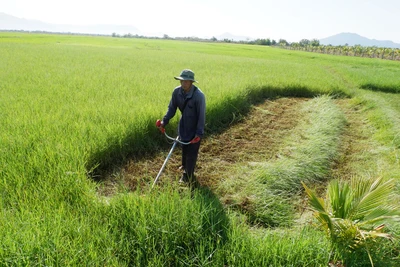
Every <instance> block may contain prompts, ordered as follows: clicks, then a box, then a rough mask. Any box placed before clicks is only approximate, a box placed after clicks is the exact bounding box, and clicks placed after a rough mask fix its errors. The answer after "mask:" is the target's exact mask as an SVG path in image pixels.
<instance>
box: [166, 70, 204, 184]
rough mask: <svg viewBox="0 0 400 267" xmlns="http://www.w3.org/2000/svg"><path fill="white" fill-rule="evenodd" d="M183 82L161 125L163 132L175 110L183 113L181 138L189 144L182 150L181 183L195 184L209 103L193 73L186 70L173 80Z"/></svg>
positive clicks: (176, 89)
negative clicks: (195, 170)
mask: <svg viewBox="0 0 400 267" xmlns="http://www.w3.org/2000/svg"><path fill="white" fill-rule="evenodd" d="M174 78H175V79H176V80H180V83H181V85H180V86H177V87H176V88H175V89H174V91H173V92H172V97H171V100H170V102H169V105H168V110H167V113H166V114H165V116H164V118H163V119H162V121H161V125H160V128H164V127H165V126H166V125H167V124H168V123H169V121H170V119H172V118H173V117H174V116H175V113H176V109H177V108H179V110H180V111H181V113H182V116H181V119H180V121H179V128H178V134H179V138H180V140H181V141H182V142H190V141H192V143H191V144H189V145H183V146H182V167H181V168H182V169H183V175H182V177H181V179H180V180H179V182H181V183H189V184H195V183H196V178H195V176H194V169H195V167H196V161H197V156H198V153H199V148H200V143H201V138H203V135H204V126H205V118H206V100H205V96H204V94H203V92H202V91H201V90H200V88H198V87H197V86H195V85H194V84H193V83H194V82H197V81H196V80H195V79H194V72H193V71H191V70H190V69H184V70H183V71H182V72H181V74H180V75H179V76H177V77H174Z"/></svg>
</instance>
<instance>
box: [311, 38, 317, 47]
mask: <svg viewBox="0 0 400 267" xmlns="http://www.w3.org/2000/svg"><path fill="white" fill-rule="evenodd" d="M310 45H311V46H319V40H318V39H312V40H311V41H310Z"/></svg>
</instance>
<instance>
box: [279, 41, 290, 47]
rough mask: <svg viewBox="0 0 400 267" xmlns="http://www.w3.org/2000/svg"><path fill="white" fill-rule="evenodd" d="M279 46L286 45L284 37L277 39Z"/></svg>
mask: <svg viewBox="0 0 400 267" xmlns="http://www.w3.org/2000/svg"><path fill="white" fill-rule="evenodd" d="M278 43H279V45H280V46H288V45H289V43H288V42H287V41H286V40H285V39H279V41H278Z"/></svg>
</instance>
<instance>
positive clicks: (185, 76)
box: [174, 69, 197, 83]
mask: <svg viewBox="0 0 400 267" xmlns="http://www.w3.org/2000/svg"><path fill="white" fill-rule="evenodd" d="M174 78H175V80H181V81H193V82H196V83H197V81H196V80H195V79H194V72H193V71H191V70H189V69H185V70H183V71H182V72H181V74H180V75H179V76H176V77H174Z"/></svg>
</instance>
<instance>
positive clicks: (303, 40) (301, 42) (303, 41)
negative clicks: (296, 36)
mask: <svg viewBox="0 0 400 267" xmlns="http://www.w3.org/2000/svg"><path fill="white" fill-rule="evenodd" d="M299 44H300V46H308V45H310V40H308V39H301V40H300V42H299Z"/></svg>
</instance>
